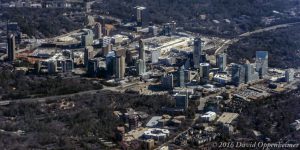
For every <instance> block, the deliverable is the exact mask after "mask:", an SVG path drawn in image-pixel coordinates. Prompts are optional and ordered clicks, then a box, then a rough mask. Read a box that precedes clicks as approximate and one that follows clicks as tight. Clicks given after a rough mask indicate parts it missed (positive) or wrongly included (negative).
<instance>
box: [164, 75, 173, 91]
mask: <svg viewBox="0 0 300 150" xmlns="http://www.w3.org/2000/svg"><path fill="white" fill-rule="evenodd" d="M161 84H162V87H163V88H164V89H167V90H171V89H173V88H174V77H173V74H166V75H164V76H163V77H162V81H161Z"/></svg>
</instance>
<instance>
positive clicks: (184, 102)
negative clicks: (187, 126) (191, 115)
mask: <svg viewBox="0 0 300 150" xmlns="http://www.w3.org/2000/svg"><path fill="white" fill-rule="evenodd" d="M174 98H175V102H176V107H177V108H181V109H185V110H186V109H188V107H189V99H188V95H187V94H179V93H176V94H175V95H174Z"/></svg>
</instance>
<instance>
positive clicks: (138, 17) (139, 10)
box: [135, 6, 146, 27]
mask: <svg viewBox="0 0 300 150" xmlns="http://www.w3.org/2000/svg"><path fill="white" fill-rule="evenodd" d="M135 8H136V23H137V26H138V27H141V26H142V25H143V10H145V9H146V7H141V6H136V7H135Z"/></svg>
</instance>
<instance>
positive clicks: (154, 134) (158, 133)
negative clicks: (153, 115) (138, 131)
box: [144, 128, 170, 141]
mask: <svg viewBox="0 0 300 150" xmlns="http://www.w3.org/2000/svg"><path fill="white" fill-rule="evenodd" d="M169 135H170V131H169V130H167V129H159V128H152V129H148V130H147V131H145V132H144V137H145V138H147V139H155V140H158V141H159V140H165V139H166V138H167V137H168V136H169Z"/></svg>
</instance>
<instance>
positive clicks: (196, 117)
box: [155, 114, 200, 150]
mask: <svg viewBox="0 0 300 150" xmlns="http://www.w3.org/2000/svg"><path fill="white" fill-rule="evenodd" d="M199 117H200V114H195V118H194V119H193V122H192V123H191V125H190V127H192V126H193V125H194V124H195V123H196V120H197V119H198V118H199ZM190 127H189V128H187V129H186V130H184V131H182V132H180V133H178V134H177V135H176V136H175V137H174V138H172V139H170V140H168V141H167V142H165V143H163V144H162V145H160V146H159V147H158V148H156V149H155V150H159V149H161V148H162V147H163V146H167V145H168V144H170V143H172V142H173V141H175V139H177V138H178V137H179V136H181V135H182V134H184V133H186V132H188V131H189V129H191V128H190Z"/></svg>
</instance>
